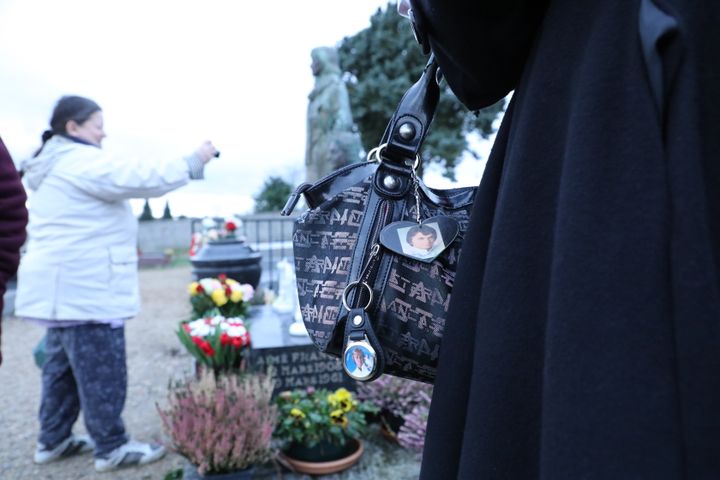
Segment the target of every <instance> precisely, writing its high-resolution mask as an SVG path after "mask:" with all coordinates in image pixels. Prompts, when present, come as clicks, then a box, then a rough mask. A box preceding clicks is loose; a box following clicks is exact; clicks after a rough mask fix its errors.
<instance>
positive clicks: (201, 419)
mask: <svg viewBox="0 0 720 480" xmlns="http://www.w3.org/2000/svg"><path fill="white" fill-rule="evenodd" d="M272 391H273V379H272V375H258V374H243V375H227V376H226V375H221V376H218V377H217V378H216V376H215V375H214V374H213V373H212V372H205V371H204V370H203V371H201V372H200V377H199V378H189V379H187V380H184V381H180V382H178V383H176V384H174V385H170V387H169V389H168V406H167V408H164V409H162V408H160V406H157V409H158V412H159V414H160V418H161V419H162V423H163V428H164V430H165V432H166V433H167V434H168V436H169V437H170V439H171V441H172V448H173V450H175V451H177V452H178V453H179V454H181V455H183V456H184V457H186V458H187V459H188V460H189V461H190V463H192V464H193V465H195V466H196V467H197V469H198V472H200V474H201V475H205V474H207V473H212V474H219V473H229V472H233V471H238V470H243V469H246V468H248V467H251V466H252V465H254V464H257V463H263V462H265V461H267V460H269V459H270V456H271V448H270V441H271V438H272V432H273V427H274V425H275V421H276V419H277V414H276V407H275V406H274V405H273V404H271V402H270V397H271V395H272Z"/></svg>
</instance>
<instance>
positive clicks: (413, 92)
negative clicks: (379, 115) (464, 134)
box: [378, 55, 440, 166]
mask: <svg viewBox="0 0 720 480" xmlns="http://www.w3.org/2000/svg"><path fill="white" fill-rule="evenodd" d="M439 74H440V72H439V70H438V64H437V62H436V61H435V56H434V55H431V56H430V58H429V59H428V62H427V64H426V65H425V69H424V71H423V74H422V76H421V77H420V79H419V80H418V81H417V82H415V84H413V85H412V86H411V87H410V88H409V89H408V90H407V91H406V92H405V95H403V97H402V99H401V100H400V103H399V104H398V106H397V108H396V109H395V113H394V114H393V116H392V117H391V118H390V122H389V123H388V126H387V128H386V129H385V133H384V134H383V140H382V142H381V144H382V145H385V144H386V146H385V148H384V149H383V151H382V152H378V153H379V154H380V155H381V156H382V158H383V160H384V161H389V162H392V163H396V164H400V165H402V166H404V165H405V161H406V160H408V159H411V160H414V159H415V158H416V156H417V155H418V154H419V152H420V147H421V146H422V143H423V140H425V136H426V135H427V132H428V129H429V128H430V123H431V122H432V120H433V117H434V116H435V109H436V107H437V104H438V99H439V98H440V86H439V84H438V83H439V78H438V77H439Z"/></svg>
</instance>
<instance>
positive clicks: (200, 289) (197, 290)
mask: <svg viewBox="0 0 720 480" xmlns="http://www.w3.org/2000/svg"><path fill="white" fill-rule="evenodd" d="M195 293H205V289H204V288H203V286H202V285H200V284H199V283H198V284H197V287H195Z"/></svg>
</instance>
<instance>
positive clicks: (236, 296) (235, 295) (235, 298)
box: [230, 290, 243, 303]
mask: <svg viewBox="0 0 720 480" xmlns="http://www.w3.org/2000/svg"><path fill="white" fill-rule="evenodd" d="M242 299H243V294H242V291H240V290H233V291H232V293H230V301H231V302H233V303H238V302H239V301H240V300H242Z"/></svg>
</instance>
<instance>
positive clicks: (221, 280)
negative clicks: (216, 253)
mask: <svg viewBox="0 0 720 480" xmlns="http://www.w3.org/2000/svg"><path fill="white" fill-rule="evenodd" d="M218 280H220V283H225V280H227V275H225V274H224V273H221V274H220V275H218Z"/></svg>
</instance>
